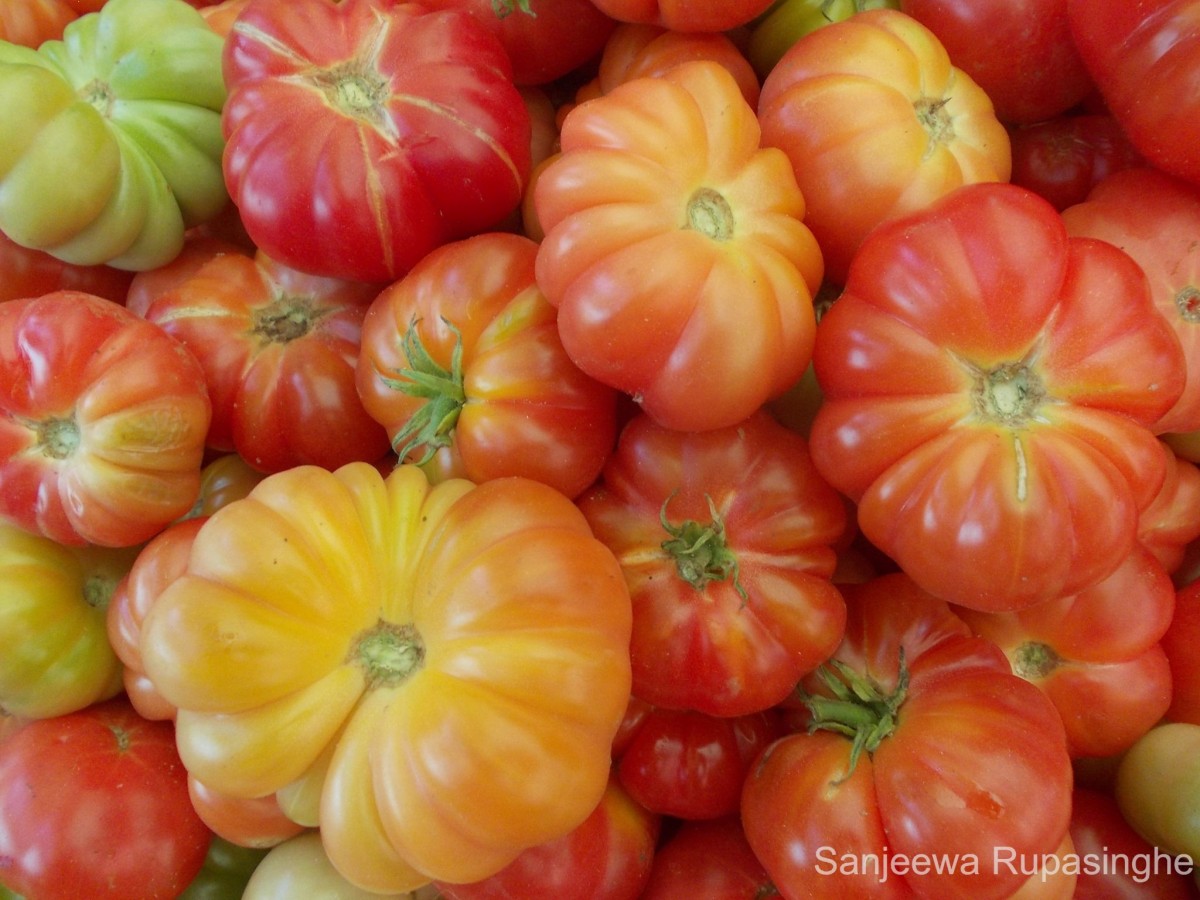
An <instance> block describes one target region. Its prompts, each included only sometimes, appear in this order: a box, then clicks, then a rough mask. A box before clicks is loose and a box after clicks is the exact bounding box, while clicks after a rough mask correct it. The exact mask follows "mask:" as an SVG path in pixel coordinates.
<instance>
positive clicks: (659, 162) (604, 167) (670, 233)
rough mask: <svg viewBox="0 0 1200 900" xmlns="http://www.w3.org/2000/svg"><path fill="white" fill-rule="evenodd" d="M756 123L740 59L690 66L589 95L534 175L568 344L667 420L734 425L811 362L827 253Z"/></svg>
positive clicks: (548, 276) (553, 299)
mask: <svg viewBox="0 0 1200 900" xmlns="http://www.w3.org/2000/svg"><path fill="white" fill-rule="evenodd" d="M758 134H759V129H758V123H757V121H756V118H755V115H754V110H753V109H752V108H751V107H750V106H749V104H747V103H746V101H745V99H744V97H743V96H742V94H741V90H740V89H739V88H738V85H737V82H736V81H735V80H734V78H733V76H732V75H730V74H729V72H728V70H727V69H725V68H724V67H722V66H721V65H720V64H719V63H716V62H713V61H711V60H703V61H695V62H690V63H684V64H682V65H678V66H675V67H673V68H671V69H670V70H669V71H667V72H665V73H664V74H663V75H661V76H659V77H645V78H636V79H634V80H633V81H628V82H626V83H624V84H622V85H619V86H617V87H616V88H614V89H613V90H612V91H611V92H609V93H608V94H606V95H604V96H603V97H598V98H596V99H594V100H591V101H589V102H587V103H584V104H581V105H580V106H577V107H575V109H573V110H572V111H571V112H570V113H569V114H568V115H567V117H566V119H565V120H564V121H563V129H562V135H561V142H562V153H561V155H559V156H558V157H557V158H556V159H554V160H553V161H552V162H550V163H549V164H548V165H547V166H546V167H545V168H544V169H543V170H542V172H541V174H540V175H539V176H538V179H537V182H536V184H535V185H534V202H535V207H536V211H537V218H538V220H539V221H540V223H541V227H542V228H543V229H544V230H545V235H546V236H545V238H544V239H543V240H542V242H541V244H540V245H539V247H538V254H537V263H536V270H535V272H536V277H537V282H538V285H539V287H541V289H542V291H543V292H544V293H545V295H546V298H547V299H548V300H549V301H550V303H551V304H553V305H554V306H555V307H557V308H558V327H559V332H560V334H561V336H562V342H563V346H564V347H565V348H566V351H567V353H568V354H569V355H570V357H571V358H572V359H573V360H574V361H575V363H576V364H577V365H578V366H579V367H580V368H581V369H583V371H585V372H587V373H588V374H589V375H591V376H592V377H594V378H596V379H598V380H599V381H601V382H603V383H605V384H608V385H611V386H613V387H616V388H617V389H618V390H621V391H623V392H625V393H627V394H629V395H631V396H632V397H633V398H634V399H635V400H636V401H637V402H638V403H639V404H640V405H641V408H642V409H643V410H645V411H646V412H647V413H648V414H649V415H650V416H651V417H653V418H654V419H655V420H656V421H657V422H658V423H659V424H661V425H663V426H664V427H668V428H675V429H679V430H692V431H700V430H706V429H712V428H721V427H727V426H730V425H734V424H736V423H738V422H740V421H741V420H742V419H744V418H746V417H747V416H748V415H750V413H752V412H754V411H755V410H756V409H758V407H759V406H760V405H762V403H764V402H765V401H766V400H767V399H769V398H770V397H772V396H775V395H778V394H780V393H782V392H783V391H784V390H786V389H787V388H788V387H789V386H790V385H791V384H792V382H794V381H795V380H796V379H797V378H798V377H799V376H800V373H801V372H803V371H804V368H805V367H806V366H807V365H808V359H809V357H810V355H811V347H812V339H813V333H814V331H815V318H814V314H813V309H812V294H813V292H814V291H815V290H816V288H817V287H818V286H819V285H820V282H821V272H822V263H821V254H820V250H819V248H818V247H817V244H816V242H815V241H814V239H813V236H812V232H810V231H809V230H808V228H807V227H806V226H805V224H804V222H803V221H802V219H803V217H804V210H805V207H804V198H803V196H802V195H801V194H800V192H799V190H798V189H797V188H796V184H795V177H794V175H793V173H792V172H791V169H790V166H789V164H788V161H787V158H786V157H785V156H784V155H783V153H782V152H780V151H778V150H771V149H764V148H761V147H760V146H759V143H758ZM680 147H690V148H695V149H694V152H689V153H687V154H684V155H681V154H680V153H679V149H678V148H680ZM730 297H736V298H737V302H736V303H730V302H729V298H730Z"/></svg>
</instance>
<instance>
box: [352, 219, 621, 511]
mask: <svg viewBox="0 0 1200 900" xmlns="http://www.w3.org/2000/svg"><path fill="white" fill-rule="evenodd" d="M537 252H538V247H537V244H535V243H534V242H533V241H532V240H530V239H529V238H526V237H523V236H521V235H516V234H505V233H501V232H491V233H488V234H481V235H476V236H474V237H471V238H467V239H465V240H462V241H454V242H451V243H449V244H446V245H443V246H442V247H439V248H438V249H437V250H434V251H433V252H431V253H430V254H429V255H428V256H426V257H425V258H424V259H423V260H421V262H419V263H418V264H417V265H416V266H415V267H414V268H413V269H412V271H410V272H409V273H408V274H407V275H405V276H404V277H403V278H401V279H400V280H399V281H397V282H395V283H394V284H392V285H391V286H389V287H388V288H386V289H384V290H383V292H382V293H380V294H379V296H378V297H377V298H376V299H375V300H374V302H373V303H372V304H371V306H370V309H369V310H368V312H367V314H366V319H365V321H364V322H363V333H362V349H361V352H360V354H359V357H358V362H357V372H356V378H357V382H356V383H357V390H358V396H359V397H361V399H362V402H363V405H364V408H365V409H366V411H367V413H368V414H369V415H371V416H372V417H373V418H374V419H375V421H377V422H379V423H381V425H382V426H383V427H384V428H385V429H386V431H387V434H388V435H389V437H390V438H391V440H392V447H393V449H395V450H396V452H397V453H398V454H399V456H400V457H401V459H402V460H405V461H410V462H412V461H416V462H420V463H421V464H422V465H423V466H424V467H425V469H426V471H427V473H429V474H430V475H431V476H434V477H435V478H436V480H444V479H446V478H449V477H461V478H468V479H470V480H471V481H475V482H480V481H487V480H490V479H492V478H499V477H502V476H506V475H521V476H524V477H526V478H533V479H536V480H537V481H541V482H543V483H544V484H549V485H551V486H552V487H555V488H557V489H558V490H560V491H562V492H563V493H564V494H567V495H568V496H571V497H574V496H576V495H577V494H579V493H580V492H581V491H583V490H584V489H585V488H587V487H588V486H589V485H590V484H591V483H592V482H593V481H595V480H596V476H597V475H598V474H599V473H600V469H601V467H602V466H603V465H604V461H605V460H606V459H608V456H609V453H610V452H611V451H612V447H613V443H614V442H615V440H616V434H617V402H616V401H617V393H616V391H615V390H613V389H612V388H610V387H608V386H607V385H604V384H601V383H600V382H599V381H596V380H595V379H594V378H592V377H591V376H589V375H586V374H585V373H584V372H582V371H581V370H580V369H579V367H578V366H576V365H575V363H574V362H572V361H571V358H570V356H568V355H567V352H566V350H565V349H564V348H563V345H562V340H561V339H560V337H559V332H558V326H557V312H556V310H555V308H554V307H553V306H551V305H550V303H549V302H548V301H547V300H546V297H545V295H543V294H542V292H541V290H540V289H539V288H538V286H537V283H536V281H535V279H534V263H535V260H536V257H537Z"/></svg>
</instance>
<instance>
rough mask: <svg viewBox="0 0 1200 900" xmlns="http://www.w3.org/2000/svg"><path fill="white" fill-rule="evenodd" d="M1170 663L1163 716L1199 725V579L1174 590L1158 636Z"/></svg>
mask: <svg viewBox="0 0 1200 900" xmlns="http://www.w3.org/2000/svg"><path fill="white" fill-rule="evenodd" d="M1162 647H1163V650H1164V651H1165V652H1166V654H1167V660H1168V662H1169V664H1170V667H1171V682H1172V685H1173V690H1172V692H1171V706H1170V707H1169V708H1168V709H1167V718H1168V719H1170V720H1171V721H1173V722H1189V723H1191V724H1193V725H1200V653H1198V652H1197V649H1196V648H1197V647H1200V581H1193V582H1191V583H1190V584H1187V585H1185V586H1183V587H1181V588H1180V589H1179V590H1178V591H1177V592H1176V594H1175V615H1174V617H1172V619H1171V624H1170V626H1169V627H1168V628H1167V632H1166V634H1165V635H1163V639H1162Z"/></svg>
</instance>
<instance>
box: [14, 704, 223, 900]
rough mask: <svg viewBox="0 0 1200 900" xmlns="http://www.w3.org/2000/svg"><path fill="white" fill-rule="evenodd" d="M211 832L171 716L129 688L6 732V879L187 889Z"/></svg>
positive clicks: (79, 892)
mask: <svg viewBox="0 0 1200 900" xmlns="http://www.w3.org/2000/svg"><path fill="white" fill-rule="evenodd" d="M211 839H212V833H211V832H210V831H209V830H208V829H207V828H205V827H204V823H203V822H201V821H200V819H199V818H198V817H197V816H196V814H195V813H194V812H193V811H192V806H191V801H190V800H188V795H187V773H186V772H185V771H184V768H183V766H182V765H181V764H180V761H179V754H178V753H177V752H176V749H175V742H174V739H173V734H172V729H171V724H170V723H169V722H150V721H147V720H145V719H143V718H141V717H140V716H139V715H138V714H137V713H136V712H134V710H133V708H132V707H131V706H129V704H128V703H127V702H125V700H124V699H123V698H120V697H117V698H114V699H112V700H108V701H105V702H103V703H99V704H95V705H93V706H90V707H88V708H87V709H83V710H80V711H78V712H73V713H69V714H67V715H63V716H54V717H52V718H48V719H39V720H38V721H36V722H30V723H29V724H28V725H26V726H25V727H24V728H22V729H21V730H20V731H18V732H17V733H16V734H15V735H13V736H12V737H11V738H9V739H8V740H7V741H6V742H4V743H3V744H0V860H3V861H4V865H2V866H0V882H3V884H4V885H6V886H7V887H9V888H11V889H12V890H14V891H16V892H17V893H20V894H23V895H25V896H27V897H29V898H36V900H78V898H80V897H89V898H93V897H94V898H102V897H112V898H120V900H134V898H136V900H154V898H164V900H165V898H170V897H176V896H178V895H179V894H180V892H182V890H183V889H184V888H185V887H186V886H187V884H188V882H190V881H191V880H192V879H193V878H194V877H195V876H196V874H197V872H199V871H200V868H201V866H202V865H203V863H204V857H205V853H206V852H207V850H208V846H209V842H210V841H211Z"/></svg>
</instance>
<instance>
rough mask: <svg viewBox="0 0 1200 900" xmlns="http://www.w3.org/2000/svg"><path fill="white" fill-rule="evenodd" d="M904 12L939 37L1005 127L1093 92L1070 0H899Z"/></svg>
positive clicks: (1049, 113)
mask: <svg viewBox="0 0 1200 900" xmlns="http://www.w3.org/2000/svg"><path fill="white" fill-rule="evenodd" d="M900 9H901V10H903V11H904V12H906V13H908V14H909V15H910V16H912V17H913V18H915V19H917V20H918V21H919V22H921V23H922V24H924V25H925V26H926V27H928V28H929V30H930V31H932V32H933V33H934V34H936V35H937V36H938V39H939V40H940V41H941V42H942V44H943V46H945V48H946V50H947V51H948V52H949V54H950V58H951V59H952V60H954V64H955V65H956V66H958V67H959V68H960V69H962V70H963V71H964V72H966V73H967V74H968V75H970V76H971V78H972V79H974V81H975V83H976V84H978V85H979V86H980V87H981V88H983V89H984V90H985V91H986V92H987V94H988V96H989V97H990V98H991V99H992V103H993V104H994V105H995V107H996V115H997V117H998V118H999V119H1000V120H1001V121H1002V122H1005V123H1009V124H1016V123H1030V122H1041V121H1044V120H1046V119H1050V118H1053V117H1054V116H1057V115H1060V114H1061V113H1064V112H1066V111H1067V110H1069V109H1071V108H1072V107H1074V106H1075V105H1077V104H1078V103H1079V102H1080V101H1081V100H1083V98H1084V97H1085V96H1086V95H1087V94H1088V92H1089V91H1091V89H1092V78H1091V75H1090V74H1089V73H1088V70H1087V67H1086V66H1084V64H1083V60H1082V59H1080V57H1079V53H1078V51H1077V50H1076V49H1075V40H1074V38H1073V37H1072V35H1071V28H1070V24H1069V23H1068V20H1067V0H970V2H964V0H901V3H900Z"/></svg>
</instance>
